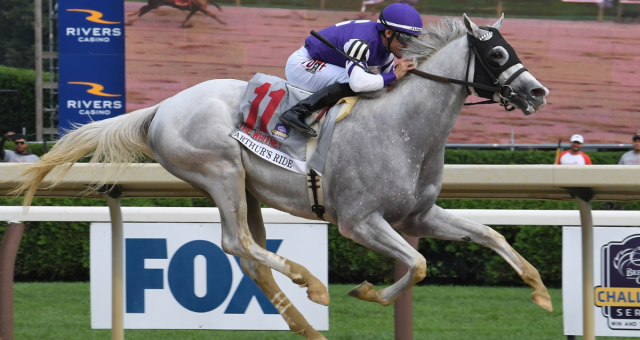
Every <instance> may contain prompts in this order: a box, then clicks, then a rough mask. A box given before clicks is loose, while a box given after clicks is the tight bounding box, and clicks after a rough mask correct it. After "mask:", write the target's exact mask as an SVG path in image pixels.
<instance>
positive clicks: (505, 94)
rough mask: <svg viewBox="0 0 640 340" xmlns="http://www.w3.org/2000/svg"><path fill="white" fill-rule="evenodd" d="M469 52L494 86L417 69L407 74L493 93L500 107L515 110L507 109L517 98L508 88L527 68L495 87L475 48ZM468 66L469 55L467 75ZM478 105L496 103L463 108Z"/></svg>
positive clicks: (510, 88)
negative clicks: (513, 98) (512, 99)
mask: <svg viewBox="0 0 640 340" xmlns="http://www.w3.org/2000/svg"><path fill="white" fill-rule="evenodd" d="M469 51H473V54H474V55H475V56H476V60H478V61H479V62H480V65H482V67H484V69H485V70H486V71H487V73H488V74H489V75H491V77H492V78H493V83H494V84H496V86H490V85H485V84H480V83H473V82H468V81H464V80H458V79H453V78H447V77H442V76H437V75H435V74H431V73H427V72H424V71H420V70H417V69H413V70H411V71H409V73H412V74H415V75H416V76H418V77H422V78H425V79H429V80H433V81H438V82H441V83H451V84H457V85H462V86H467V87H473V88H479V89H483V90H487V91H491V92H494V93H498V94H499V95H500V105H501V106H504V109H505V110H507V111H513V110H515V109H516V108H515V106H513V105H511V108H509V107H508V106H509V99H511V98H512V97H514V96H517V94H516V93H515V92H513V88H512V87H511V86H510V84H511V82H513V81H514V80H515V79H516V78H518V76H519V75H521V74H522V73H524V72H526V71H528V70H527V68H526V67H524V66H523V67H522V68H520V69H519V70H517V71H516V72H514V73H513V74H512V75H511V77H509V79H507V81H505V82H504V84H500V86H497V85H498V84H499V81H498V79H496V78H495V77H494V76H493V74H491V72H490V71H489V69H488V68H487V65H485V63H484V62H483V61H482V58H480V56H479V55H478V50H477V49H476V48H475V46H469ZM470 64H471V54H470V55H469V61H468V62H467V75H468V74H469V65H470ZM480 104H497V102H495V101H493V99H489V100H485V101H481V102H476V103H465V104H464V106H471V105H480Z"/></svg>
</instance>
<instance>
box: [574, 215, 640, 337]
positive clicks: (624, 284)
mask: <svg viewBox="0 0 640 340" xmlns="http://www.w3.org/2000/svg"><path fill="white" fill-rule="evenodd" d="M593 240H594V242H593V248H594V249H593V253H594V254H599V255H600V256H597V255H596V256H594V268H593V273H594V278H593V280H594V287H587V288H586V289H589V290H591V289H593V292H594V295H595V305H596V308H595V320H594V321H595V335H596V336H619V337H622V336H624V337H640V228H629V227H595V228H594V231H593ZM581 242H582V234H581V230H580V227H564V228H563V240H562V248H563V250H562V253H563V254H562V263H563V264H562V285H563V290H562V295H563V306H564V311H565V312H564V315H563V317H564V329H565V332H564V334H565V335H582V289H576V288H582V282H581V278H582V264H581V253H582V245H581Z"/></svg>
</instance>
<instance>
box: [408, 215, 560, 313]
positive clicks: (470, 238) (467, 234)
mask: <svg viewBox="0 0 640 340" xmlns="http://www.w3.org/2000/svg"><path fill="white" fill-rule="evenodd" d="M398 229H399V230H401V231H402V232H403V233H405V234H407V235H409V236H415V237H429V238H437V239H442V240H452V241H465V242H475V243H478V244H481V245H483V246H485V247H488V248H491V249H493V250H494V251H495V252H496V253H498V254H499V255H500V256H502V258H504V259H505V261H507V262H508V263H509V264H510V265H511V267H513V269H515V271H516V272H517V273H518V275H520V277H521V278H522V280H524V282H525V283H526V284H528V285H529V286H531V288H533V293H531V298H532V299H533V302H535V303H536V304H537V305H538V306H540V307H542V308H543V309H544V310H546V311H549V312H551V311H553V306H552V304H551V297H550V296H549V292H548V291H547V288H546V287H545V286H544V283H542V279H541V278H540V274H538V270H536V269H535V268H534V267H533V266H532V265H531V264H530V263H529V262H527V260H525V259H524V258H523V257H522V256H520V254H518V252H517V251H515V249H513V248H512V247H511V246H510V245H509V243H507V241H506V240H505V238H504V236H502V235H500V234H499V233H498V232H497V231H495V230H493V229H492V228H490V227H487V226H485V225H482V224H480V223H476V222H472V221H469V220H467V219H464V218H462V217H459V216H456V215H454V214H452V213H450V212H447V211H446V210H444V209H442V208H440V207H438V206H435V205H434V206H433V207H432V208H431V209H429V211H428V212H425V213H421V214H417V215H415V216H413V217H412V218H408V219H407V220H406V221H404V222H403V224H402V226H400V227H399V228H398Z"/></svg>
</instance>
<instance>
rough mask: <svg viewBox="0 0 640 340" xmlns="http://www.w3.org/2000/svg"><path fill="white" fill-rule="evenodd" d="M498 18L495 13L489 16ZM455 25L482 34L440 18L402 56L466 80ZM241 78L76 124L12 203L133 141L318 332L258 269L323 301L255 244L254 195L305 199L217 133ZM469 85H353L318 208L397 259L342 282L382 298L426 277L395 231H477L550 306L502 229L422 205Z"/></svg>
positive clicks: (312, 284)
mask: <svg viewBox="0 0 640 340" xmlns="http://www.w3.org/2000/svg"><path fill="white" fill-rule="evenodd" d="M501 23H502V19H501V20H499V21H498V22H497V23H496V24H494V25H493V27H494V28H496V29H497V28H499V27H500V25H501ZM467 33H469V34H470V35H472V36H473V37H476V38H483V39H484V38H486V36H487V35H486V34H487V33H488V31H487V30H485V29H482V28H479V27H478V26H476V25H475V24H474V23H472V22H471V21H470V20H469V19H468V18H467V16H466V15H465V16H464V21H461V20H457V19H443V20H441V21H440V22H439V24H437V25H431V26H429V27H428V28H427V29H426V34H424V35H422V37H421V38H420V39H419V40H418V39H416V40H414V41H412V42H411V44H410V46H409V47H408V48H407V49H406V50H405V56H406V57H407V58H411V59H413V60H415V62H416V64H417V65H418V69H420V70H422V71H425V72H430V73H434V74H438V75H442V76H446V77H450V78H456V79H465V77H466V67H467V60H468V57H469V53H470V50H469V47H468V44H467ZM494 57H496V56H494ZM498 57H500V56H499V55H498V56H497V57H496V58H498ZM503 57H504V56H503ZM473 67H474V66H473V65H471V68H473ZM522 67H523V66H522V65H521V64H517V65H514V66H513V67H510V68H509V69H508V70H506V71H504V72H503V73H502V74H501V75H500V77H499V80H500V81H501V82H504V81H506V79H508V78H509V77H510V76H511V75H512V74H513V73H514V72H516V71H517V70H518V69H520V68H522ZM246 86H247V83H246V82H244V81H237V80H212V81H207V82H205V83H202V84H199V85H196V86H194V87H192V88H190V89H187V90H185V91H183V92H180V93H178V94H177V95H175V96H174V97H172V98H169V99H167V100H165V101H164V102H162V103H160V104H158V105H156V106H154V107H151V108H147V109H142V110H139V111H136V112H132V113H129V114H127V115H123V116H120V117H116V118H113V119H107V120H102V121H97V122H94V123H91V124H88V125H85V126H82V127H80V128H78V129H77V130H75V131H73V132H71V133H69V134H67V135H66V136H64V137H63V138H62V139H61V140H60V141H59V142H58V143H57V144H56V146H55V147H54V148H53V149H52V150H51V152H50V153H49V154H47V155H46V156H44V157H43V158H42V160H40V161H39V162H38V163H35V164H33V165H32V166H31V167H30V168H28V170H26V173H25V176H27V179H26V181H25V183H24V184H23V185H22V186H21V187H20V188H18V189H16V190H17V192H22V191H24V190H27V193H26V195H25V201H24V202H25V205H29V204H30V202H31V198H32V197H33V194H34V192H35V190H36V188H37V187H38V186H39V184H40V183H41V181H42V180H43V179H44V177H45V176H46V175H47V174H48V173H49V172H50V171H51V170H52V169H54V168H55V167H56V166H59V165H62V166H63V167H67V168H68V167H69V166H70V165H71V164H72V163H73V162H75V161H77V160H78V159H79V158H80V157H82V156H84V155H85V154H86V153H88V152H91V151H93V158H92V162H105V163H107V162H108V163H120V164H124V163H131V162H136V161H139V157H140V156H141V155H142V154H146V155H149V156H152V157H153V158H155V159H156V160H157V161H158V162H159V163H160V164H161V165H162V166H163V167H164V168H165V169H167V170H168V171H169V172H171V173H172V174H173V175H175V176H176V177H178V178H180V179H183V180H184V181H186V182H188V183H190V184H191V185H193V186H194V187H195V188H197V189H199V190H200V191H201V192H202V193H203V194H204V195H205V196H207V197H208V198H210V199H211V200H213V201H215V203H216V204H217V206H218V207H219V209H220V213H221V216H222V246H223V249H224V251H225V252H227V253H229V254H232V255H236V256H239V257H241V258H242V267H243V269H244V271H245V272H247V274H248V275H249V276H250V277H251V278H252V279H253V281H255V282H256V283H257V284H258V286H259V287H260V289H262V291H263V292H264V293H265V294H266V296H267V297H268V298H269V299H270V300H271V302H272V303H273V304H274V305H275V307H276V308H277V309H278V311H279V312H280V313H281V315H282V316H283V317H284V319H285V320H286V322H287V323H288V325H289V327H290V329H291V331H292V332H294V333H298V334H301V335H303V336H305V337H307V338H308V339H324V337H323V336H322V335H321V334H320V333H318V332H317V331H316V330H315V329H314V328H313V327H312V326H311V325H309V324H308V322H307V321H306V320H305V318H304V317H303V316H302V315H301V314H300V313H299V312H298V310H297V309H296V308H295V307H294V306H293V305H292V304H291V302H290V301H289V300H288V299H287V297H286V296H285V295H284V294H283V293H282V291H281V290H280V289H279V288H278V286H277V285H276V283H275V282H274V280H273V277H272V272H271V269H274V270H277V271H278V272H280V273H282V274H284V275H286V276H288V277H289V278H290V279H291V280H292V281H293V282H295V283H296V284H299V285H300V286H301V287H306V288H307V294H308V297H309V299H311V300H312V301H314V302H317V303H320V304H323V305H327V304H328V303H329V294H328V293H327V289H326V287H325V286H324V285H323V284H322V283H321V282H320V281H319V280H318V279H317V278H315V277H314V276H313V275H312V274H311V273H310V272H309V271H308V270H307V269H306V268H304V267H302V266H301V265H299V264H297V263H295V262H292V261H290V260H288V259H285V258H283V257H281V256H278V255H276V254H273V253H271V252H269V251H267V250H266V249H265V245H266V235H265V228H264V225H263V221H262V216H261V212H260V203H265V204H267V205H269V206H271V207H274V208H276V209H279V210H282V211H286V212H288V213H291V214H293V215H296V216H301V217H305V218H309V219H315V218H316V216H315V214H313V213H312V212H311V209H310V203H309V197H308V193H307V178H306V177H305V176H303V175H299V174H296V173H293V172H290V171H287V170H284V169H282V168H280V167H277V166H273V165H272V164H270V163H268V162H267V161H265V160H263V159H262V158H260V157H258V156H256V155H254V154H253V153H252V152H250V151H248V150H247V149H245V148H244V147H242V146H241V145H240V144H239V143H238V142H237V141H236V140H234V139H233V138H231V137H230V136H229V133H230V131H231V130H232V129H234V128H235V127H236V126H238V125H239V123H240V119H241V114H240V113H239V111H238V108H239V104H240V100H241V98H242V96H243V93H244V91H245V88H246ZM511 87H512V88H513V92H514V93H515V95H516V96H515V97H513V98H512V100H511V102H512V103H513V105H515V106H516V107H518V108H520V109H521V110H522V111H523V112H524V113H525V114H529V113H532V112H535V111H536V110H538V109H540V108H542V107H543V106H544V105H545V103H546V97H547V95H548V93H549V91H548V90H547V89H546V88H544V87H543V86H542V85H541V84H540V83H539V82H538V81H537V80H536V79H535V78H534V77H533V76H532V75H531V74H530V73H528V72H524V73H522V74H520V75H519V76H518V77H517V78H516V79H515V80H514V81H513V82H512V84H511ZM469 91H470V90H469V89H467V88H465V87H463V86H459V85H454V84H446V83H439V82H434V81H430V80H426V79H423V78H419V77H417V76H410V77H407V79H403V80H402V81H399V82H397V84H395V85H394V86H393V89H392V91H389V92H387V91H386V90H384V91H378V92H376V93H368V94H363V96H362V98H361V99H360V100H359V101H358V102H357V104H356V105H355V106H354V107H353V109H352V111H351V114H350V115H349V116H347V117H346V118H345V119H344V120H343V121H341V122H340V123H338V124H337V125H336V127H335V130H334V134H333V140H332V144H331V147H330V151H329V156H328V159H327V160H326V165H325V168H324V173H323V178H322V188H323V193H324V197H325V207H326V215H325V216H326V218H327V219H328V221H329V222H331V223H334V224H337V225H338V226H339V228H340V233H341V234H342V235H343V236H345V237H348V238H350V239H352V240H354V241H356V242H358V243H360V244H362V245H364V246H365V247H368V248H370V249H373V250H375V251H377V252H379V253H381V254H385V255H387V256H390V257H393V258H395V259H397V260H399V261H402V262H403V263H405V264H406V265H407V267H408V268H409V271H408V273H407V274H406V275H405V276H404V277H403V278H402V279H401V280H399V281H398V282H396V283H394V284H393V285H392V286H390V287H388V288H385V289H381V290H377V291H376V290H374V288H373V286H372V285H371V284H370V283H368V282H364V283H362V284H360V285H359V286H357V287H356V288H354V289H353V290H352V291H351V292H350V293H349V295H351V296H354V297H356V298H358V299H361V300H366V301H372V302H377V303H380V304H382V305H385V306H387V305H390V304H391V303H393V302H394V301H395V300H396V299H397V298H398V297H399V296H400V295H401V294H402V293H403V292H404V291H405V290H407V289H408V288H409V287H411V286H412V285H414V284H415V283H416V282H419V281H421V280H422V279H423V278H424V277H425V274H426V260H425V259H424V257H423V256H422V255H421V254H420V253H418V252H417V251H416V250H415V249H413V248H412V247H411V246H410V245H409V244H407V242H405V240H404V239H403V238H402V237H401V236H400V235H399V234H398V231H400V232H402V233H404V234H406V235H410V236H414V237H431V238H438V239H445V240H455V241H465V242H476V243H478V244H481V245H483V246H486V247H489V248H491V249H493V250H495V251H496V252H497V253H498V254H500V256H502V257H503V258H504V259H505V260H506V261H507V262H508V263H509V264H510V265H511V266H512V267H513V268H514V269H515V271H516V272H517V273H518V274H519V275H520V276H521V277H522V279H523V280H524V282H526V283H527V284H528V285H529V286H531V287H532V288H533V293H532V299H533V301H534V302H535V303H536V304H538V305H539V306H540V307H542V308H544V309H545V310H547V311H551V310H552V306H551V299H550V297H549V294H548V292H547V289H546V288H545V286H544V284H543V283H542V280H541V279H540V276H539V274H538V272H537V270H536V269H535V268H534V267H533V266H531V265H530V264H529V263H528V262H527V261H526V260H525V259H524V258H522V257H521V256H520V255H519V254H518V253H517V252H516V251H515V250H514V249H513V248H511V246H510V245H509V244H508V243H507V242H506V241H505V239H504V237H503V236H502V235H500V234H498V233H497V232H496V231H494V230H493V229H491V228H489V227H487V226H484V225H481V224H478V223H475V222H471V221H468V220H465V219H463V218H460V217H458V216H455V215H453V214H451V213H449V212H447V211H445V210H443V209H442V208H440V207H438V206H436V205H434V203H435V201H436V198H437V197H438V194H439V192H440V189H441V186H442V176H443V167H444V150H445V143H446V140H447V137H448V135H449V133H450V132H451V129H452V128H453V125H454V123H455V121H456V119H457V118H458V115H459V114H460V111H461V110H462V106H463V104H464V102H465V99H466V98H467V97H468V96H469ZM108 169H112V168H108ZM63 172H64V171H63ZM63 172H61V174H62V173H63ZM107 175H110V177H105V178H103V181H102V182H101V183H105V182H107V181H113V180H114V179H115V178H114V176H116V175H114V174H113V173H111V171H109V173H108V174H107Z"/></svg>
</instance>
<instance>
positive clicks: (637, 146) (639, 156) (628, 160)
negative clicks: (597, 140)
mask: <svg viewBox="0 0 640 340" xmlns="http://www.w3.org/2000/svg"><path fill="white" fill-rule="evenodd" d="M618 164H621V165H640V135H635V136H633V150H631V151H629V152H627V153H625V154H624V155H622V157H620V162H618Z"/></svg>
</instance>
